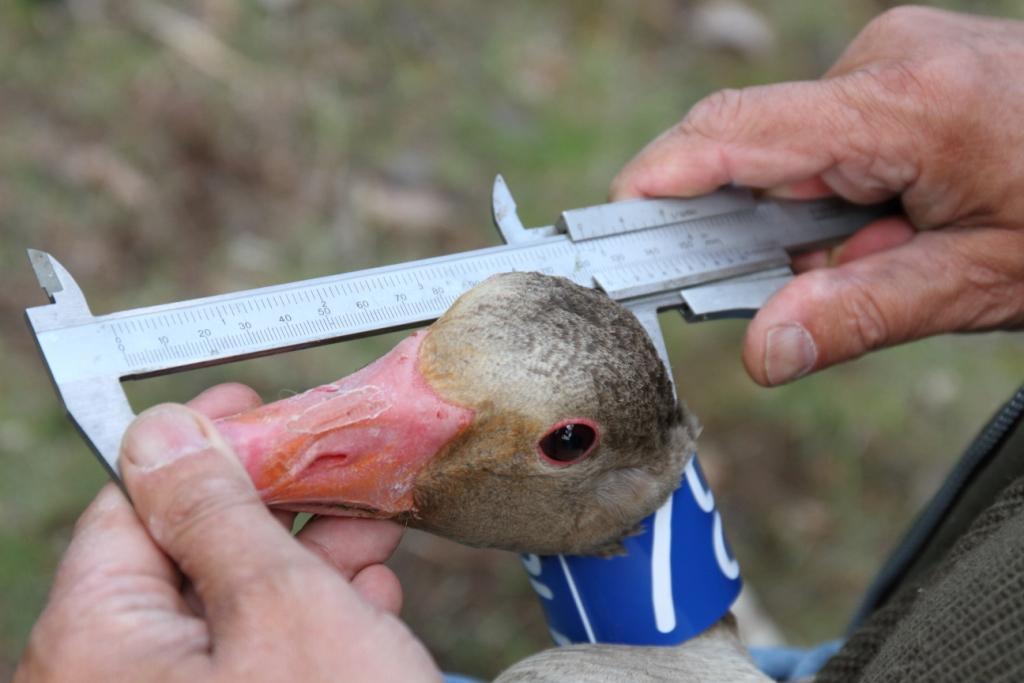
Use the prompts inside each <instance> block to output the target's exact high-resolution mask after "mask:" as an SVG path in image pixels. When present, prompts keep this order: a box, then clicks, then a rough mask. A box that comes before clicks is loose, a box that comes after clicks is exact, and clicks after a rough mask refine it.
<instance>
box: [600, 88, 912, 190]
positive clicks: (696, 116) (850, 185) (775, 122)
mask: <svg viewBox="0 0 1024 683" xmlns="http://www.w3.org/2000/svg"><path fill="white" fill-rule="evenodd" d="M885 78H886V76H884V75H879V74H875V73H868V72H856V73H852V74H848V75H846V76H843V77H841V78H836V79H829V80H824V81H805V82H794V83H781V84H777V85H767V86H758V87H752V88H744V89H742V90H722V91H719V92H716V93H714V94H712V95H710V96H708V97H706V98H705V99H703V100H701V101H700V102H698V103H697V104H696V105H695V106H694V107H693V108H692V109H691V110H690V112H689V113H688V114H687V115H686V117H685V118H684V119H683V120H682V121H681V122H680V123H678V124H677V125H676V126H674V127H673V128H671V129H669V130H668V131H667V132H665V133H664V134H662V135H661V136H660V137H658V138H657V139H655V140H654V141H653V142H652V143H651V144H649V145H648V146H647V147H646V148H644V149H643V150H642V151H641V152H640V153H639V154H638V155H637V157H636V158H634V159H633V160H632V161H631V162H630V163H629V164H627V165H626V167H625V168H624V169H623V170H622V171H621V172H620V173H619V175H618V176H617V177H616V178H615V180H614V181H613V182H612V191H611V196H612V198H613V199H626V198H631V197H642V196H678V197H689V196H695V195H699V194H704V193H707V192H710V191H712V190H715V189H716V188H718V187H721V186H722V185H726V184H728V183H734V184H737V185H745V186H749V187H758V188H773V187H777V186H783V185H790V184H793V183H800V182H806V181H807V180H808V179H810V178H816V177H818V178H820V182H822V183H824V184H825V185H826V186H827V187H828V188H829V189H830V190H832V191H833V192H835V193H837V194H840V195H842V196H843V197H845V198H847V199H850V200H853V201H858V202H874V201H880V200H882V199H885V198H887V197H891V196H893V195H895V194H898V193H899V192H901V191H903V190H904V189H905V188H906V187H907V186H908V185H909V184H910V183H912V182H913V181H914V180H915V178H916V177H917V173H918V168H917V164H916V161H915V160H916V157H917V154H916V150H915V148H914V141H915V140H916V136H915V135H914V134H913V132H914V131H912V130H909V129H908V126H907V121H908V120H912V116H911V115H910V114H908V112H907V111H905V110H906V109H907V108H908V107H912V106H914V105H916V103H917V101H916V100H913V99H912V98H907V97H904V96H903V95H905V93H903V95H901V94H899V93H898V92H894V89H889V90H887V89H885V88H884V87H879V86H878V85H877V82H878V81H879V80H881V81H884V79H885Z"/></svg>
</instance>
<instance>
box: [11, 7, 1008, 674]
mask: <svg viewBox="0 0 1024 683" xmlns="http://www.w3.org/2000/svg"><path fill="white" fill-rule="evenodd" d="M944 5H945V6H950V7H954V8H959V9H963V10H969V11H978V12H984V13H991V14H1005V15H1010V16H1017V17H1020V16H1021V15H1022V14H1024V1H1022V0H1015V1H1010V0H1006V1H1004V2H967V1H964V2H950V3H944ZM887 6H888V3H885V2H878V1H872V0H845V1H843V2H821V1H820V0H799V1H796V0H787V2H784V3H783V2H776V3H771V2H767V1H763V2H756V1H754V0H747V1H746V2H737V1H730V2H697V1H683V0H676V1H672V0H653V1H649V2H643V3H630V2H583V1H582V0H576V1H570V2H561V3H546V2H539V1H535V2H520V3H500V4H499V3H474V2H469V1H468V0H441V1H437V2H431V3H412V2H395V3H376V2H368V1H361V0H350V1H348V2H345V3H316V2H311V1H304V0H190V1H187V2H165V3H158V2H151V1H148V0H137V1H125V2H117V1H114V0H66V1H63V2H61V1H58V0H51V1H49V2H45V1H38V2H29V1H27V0H4V1H3V2H0V235H2V239H0V268H2V270H3V280H2V282H3V287H2V288H0V313H2V315H0V333H2V336H0V378H2V379H0V381H2V386H3V389H4V390H3V391H2V392H0V456H2V460H0V467H2V474H0V677H5V675H6V674H9V673H10V672H11V670H12V669H13V666H14V663H15V662H16V660H17V657H18V655H19V652H20V650H21V648H22V647H23V645H24V642H25V638H26V636H27V633H28V631H29V629H30V627H31V624H32V623H33V621H34V619H35V617H36V615H37V614H38V611H39V609H40V606H41V604H42V602H43V600H44V598H45V595H46V591H47V587H48V585H49V582H50V580H51V576H52V572H53V569H54V566H55V563H56V562H57V560H58V558H59V556H60V553H61V551H62V549H63V548H64V546H65V544H66V542H67V539H68V535H69V533H70V529H71V526H72V524H73V522H74V520H75V518H76V516H77V515H78V514H79V512H80V511H81V510H82V508H83V507H84V506H85V505H86V504H87V502H88V501H89V499H90V498H91V497H92V496H93V494H94V493H95V491H96V490H97V489H98V487H99V486H100V485H101V484H102V483H103V481H104V475H103V472H102V471H101V469H100V467H99V466H98V465H97V464H96V462H95V461H94V459H93V457H92V456H91V454H90V453H89V452H88V450H87V449H86V447H85V446H84V444H83V443H82V442H81V441H80V440H79V438H78V437H77V435H76V434H75V432H74V431H73V430H72V428H71V425H70V424H69V423H68V421H67V420H66V419H65V417H64V415H63V413H62V411H61V408H60V406H59V403H58V401H57V398H56V396H55V395H54V393H53V391H52V390H51V387H50V384H49V381H48V379H47V377H46V374H45V372H44V370H43V367H42V365H41V363H40V362H39V360H38V358H37V355H36V352H35V349H34V348H33V345H32V340H31V338H30V337H29V335H28V333H27V332H26V329H25V326H24V323H23V321H22V319H21V309H23V308H25V307H26V306H31V305H37V304H41V303H43V302H44V297H43V294H42V292H41V291H40V290H39V289H38V287H37V286H36V284H35V281H34V278H33V277H32V274H31V270H30V268H29V265H28V262H27V260H26V258H25V254H24V249H25V248H26V247H28V246H32V247H36V248H40V249H44V250H47V251H50V252H52V253H53V254H54V255H56V256H57V257H58V258H59V259H60V260H61V261H62V262H63V263H64V265H65V266H67V267H68V268H69V270H70V271H71V272H72V273H73V274H74V275H75V277H76V279H77V280H78V282H79V283H80V284H81V286H82V287H83V289H84V290H85V291H86V293H87V295H88V297H89V300H90V301H91V302H92V304H93V310H94V312H105V311H110V310H116V309H119V308H128V307H134V306H139V305H144V304H155V303H163V302H166V301H170V300H174V299H179V298H185V297H191V296H197V295H203V294H212V293H217V292H223V291H228V290H232V289H237V288H244V287H253V286H259V285H266V284H274V283H278V282H282V281H286V280H290V279H296V278H302V277H312V276H317V275H323V274H329V273H334V272H339V271H346V270H352V269H356V268H361V267H366V266H372V265H380V264H384V263H390V262H395V261H399V260H403V259H410V258H416V257H425V256H431V255H437V254H442V253H448V252H452V251H455V250H464V249H469V248H475V247H481V246H487V245H491V244H495V243H496V242H497V237H496V233H495V231H494V230H493V228H492V227H491V226H490V218H489V196H490V184H491V181H492V178H493V177H494V175H495V173H498V172H501V173H503V174H504V175H505V178H506V179H507V181H508V182H509V184H510V186H511V188H512V191H513V193H514V194H515V196H516V198H517V200H518V203H519V207H520V212H521V215H522V217H523V219H524V221H525V223H526V224H527V225H539V224H548V223H550V222H552V220H553V219H554V218H555V217H556V216H557V215H558V213H559V212H560V211H561V210H562V209H565V208H571V207H576V206H584V205H587V204H593V203H597V202H599V201H601V200H602V199H603V198H604V197H605V193H606V189H607V185H608V182H609V180H610V179H611V178H612V176H613V175H614V174H615V172H616V171H617V169H618V168H619V167H620V166H621V165H622V164H623V163H624V162H625V161H626V160H627V159H629V157H630V156H631V155H632V154H633V153H634V152H635V151H636V150H637V149H639V148H640V147H641V146H642V145H643V144H645V143H646V142H647V141H648V140H649V139H650V138H651V137H653V136H654V135H655V134H657V133H658V132H660V131H661V130H662V129H664V128H665V127H667V126H669V125H670V124H672V123H673V122H674V121H675V120H677V119H678V118H679V117H680V116H681V115H682V114H683V113H684V112H685V111H686V110H687V108H688V107H689V106H690V105H692V104H693V103H694V102H695V101H696V100H697V99H699V98H700V97H701V96H703V95H705V94H707V93H708V92H710V91H712V90H714V89H717V88H720V87H725V86H743V85H748V84H754V83H763V82H769V81H774V80H788V79H800V78H813V77H815V76H817V75H819V74H820V73H822V72H823V71H824V70H825V69H826V68H827V67H828V66H829V64H830V63H831V62H832V60H834V59H835V58H836V57H837V56H838V54H839V52H840V51H841V50H842V48H843V46H844V45H845V43H846V42H847V41H848V40H849V39H850V38H852V37H853V36H854V35H855V34H856V33H857V31H858V30H859V29H860V28H861V27H862V26H863V25H864V24H865V23H866V22H867V21H868V20H869V19H870V18H871V17H872V16H873V15H875V14H877V13H879V12H880V11H882V10H884V9H885V8H886V7H887ZM664 324H665V328H666V331H667V334H668V336H669V346H670V348H671V350H672V356H673V362H674V367H675V372H676V376H677V379H678V382H679V386H680V388H681V392H682V395H683V396H684V398H685V399H686V400H687V401H688V402H689V404H690V405H691V407H692V408H693V409H694V410H695V411H696V412H697V413H698V415H700V417H701V418H702V420H703V422H704V424H705V431H704V435H703V437H702V439H701V451H702V460H703V463H704V466H705V468H706V469H707V471H708V473H709V476H710V477H711V478H712V480H713V481H714V483H715V489H716V494H717V496H718V499H719V502H720V504H721V505H722V507H723V508H724V510H725V516H726V520H727V524H728V528H729V533H730V536H731V539H732V541H733V543H734V545H735V547H736V552H737V554H738V555H739V557H740V559H741V561H742V564H743V568H744V573H745V575H746V577H747V579H748V581H749V582H750V583H751V584H752V585H753V586H755V587H756V589H757V591H758V593H759V595H760V597H761V599H762V601H763V602H764V604H765V606H766V608H767V610H768V612H769V613H770V614H771V615H772V616H773V617H774V618H775V619H776V620H777V621H778V623H779V624H780V626H781V627H782V629H783V631H784V633H785V635H786V637H787V638H788V639H789V640H790V641H792V642H795V643H805V642H810V641H813V640H814V639H818V638H824V637H829V636H832V635H834V634H836V633H837V632H838V631H839V630H840V629H841V628H842V626H843V624H844V622H845V620H846V618H847V617H848V616H849V615H850V612H851V609H852V607H853V605H854V604H855V603H856V601H857V598H858V596H859V594H860V591H861V590H862V589H863V587H864V585H865V583H866V582H867V581H868V580H869V578H870V577H871V575H872V573H873V572H874V570H875V569H876V567H877V565H878V563H879V561H880V560H881V558H882V557H883V556H884V553H885V552H886V550H887V549H888V548H890V547H891V545H892V543H893V542H894V540H895V539H896V538H897V537H898V536H899V534H900V533H901V531H902V530H903V528H904V526H905V524H906V523H907V520H908V519H909V517H910V516H911V515H912V514H913V512H914V511H915V510H916V509H917V508H918V507H919V506H920V505H921V504H922V502H923V501H925V500H926V499H927V497H928V496H929V494H930V493H931V492H932V491H933V490H934V489H935V487H936V486H937V484H938V482H939V481H940V480H941V478H942V476H943V473H944V471H945V469H946V467H947V466H948V464H949V462H950V461H951V459H952V458H954V457H955V456H956V455H957V454H958V452H959V451H960V450H961V449H962V447H963V446H964V445H965V443H966V442H967V441H968V440H969V439H970V438H971V436H972V435H973V433H974V431H975V430H976V429H977V428H978V427H979V426H980V424H981V422H982V421H983V420H984V419H985V418H986V417H987V416H988V415H989V414H990V413H991V411H992V410H993V409H994V407H995V406H996V405H997V404H998V403H999V402H1001V401H1002V400H1003V399H1004V398H1005V397H1006V396H1008V395H1009V393H1010V392H1011V390H1012V389H1013V388H1014V387H1015V386H1016V385H1017V384H1019V382H1020V381H1021V380H1022V378H1024V353H1022V337H1021V335H1020V334H1016V335H1008V334H989V335H976V336H965V337H947V338H943V339H937V340H931V341H927V342H923V343H917V344H913V345H909V346H905V347H902V348H897V349H894V350H891V351H886V352H884V353H878V354H874V355H873V356H871V357H870V358H867V359H864V360H861V361H858V362H856V363H852V364H849V365H847V366H844V367H841V368H838V369H834V370H831V371H828V372H825V373H823V374H821V375H820V376H818V377H813V378H809V379H806V380H803V381H801V382H799V383H798V384H797V385H795V386H791V387H786V388H782V389H776V390H770V391H769V390H762V389H759V388H757V387H755V386H754V385H753V384H752V383H751V382H750V381H749V380H748V379H747V378H746V376H745V374H744V372H743V370H742V367H741V365H740V363H739V360H738V356H739V349H740V341H741V338H742V333H743V324H742V323H740V322H723V323H718V324H714V325H695V326H685V325H684V324H683V323H682V322H681V321H680V320H679V319H678V317H677V316H674V315H672V316H665V320H664ZM394 339H395V338H394V337H390V338H378V339H373V340H365V341H360V342H353V343H349V344H345V345H341V346H331V347H327V348H321V349H318V350H313V351H305V352H301V353H296V354H290V355H287V356H284V357H277V358H271V359H263V360H258V361H248V362H245V363H241V364H236V365H230V366H222V367H219V368H214V369H209V370H204V371H201V372H195V373H191V374H188V375H181V376H176V377H171V378H161V379H158V380H150V381H146V382H142V383H136V384H133V385H131V386H130V395H131V397H132V400H133V403H134V405H135V406H136V407H137V408H141V407H144V406H146V405H149V404H152V403H154V402H157V401H161V400H185V399H187V398H189V397H190V396H192V395H194V394H195V393H197V392H199V391H200V390H202V389H203V388H204V387H206V386H208V385H210V384H212V383H215V382H218V381H222V380H229V379H230V380H240V381H243V382H247V383H249V384H251V385H252V386H254V387H256V388H257V390H259V391H260V392H261V393H262V395H263V396H264V398H266V399H273V398H275V397H277V396H279V395H281V394H282V393H285V392H288V391H293V390H300V389H303V388H307V387H310V386H313V385H315V384H320V383H323V382H325V381H329V380H331V379H334V378H336V377H338V376H340V375H342V374H343V373H346V372H349V371H351V370H353V369H355V368H357V367H359V366H361V365H363V364H365V363H366V362H368V361H369V360H371V359H372V358H374V357H376V356H377V355H379V354H380V353H382V352H383V351H384V350H385V349H386V348H388V347H389V346H390V344H392V343H393V342H394ZM394 565H395V567H396V569H397V570H398V572H399V574H400V576H401V577H402V579H403V581H404V583H405V587H406V592H407V602H406V607H405V616H406V618H407V619H408V620H409V621H410V623H411V624H412V626H413V628H414V629H415V630H416V632H417V633H418V634H419V635H420V636H421V637H423V638H424V639H425V640H426V641H427V643H428V644H429V646H430V648H431V650H432V652H433V653H434V654H435V656H436V657H437V659H438V660H439V662H440V663H441V665H442V666H444V667H446V668H448V669H452V670H459V671H462V672H466V673H471V674H477V675H484V676H486V675H489V674H493V673H495V672H496V671H497V670H499V669H500V668H502V667H503V666H505V665H507V664H508V663H509V662H511V661H514V660H516V659H518V658H521V657H523V656H524V655H526V654H528V653H530V652H532V651H534V650H536V649H538V648H540V647H544V646H547V644H548V638H547V633H546V629H545V627H544V625H543V620H542V617H541V615H540V612H539V609H538V607H537V606H536V605H535V603H534V598H533V596H532V595H531V593H530V590H529V587H528V585H527V582H526V579H525V575H524V573H523V572H522V570H521V568H520V567H519V565H518V561H517V560H516V559H515V558H514V557H512V556H510V555H507V554H505V553H500V552H484V551H477V550H471V549H465V548H461V547H458V546H455V545H453V544H450V543H447V542H444V541H440V540H437V539H433V538H431V537H427V536H425V535H422V534H418V533H412V534H409V535H408V536H407V538H406V540H405V541H404V542H403V546H402V548H401V549H400V551H399V554H398V556H397V557H396V558H395V560H394Z"/></svg>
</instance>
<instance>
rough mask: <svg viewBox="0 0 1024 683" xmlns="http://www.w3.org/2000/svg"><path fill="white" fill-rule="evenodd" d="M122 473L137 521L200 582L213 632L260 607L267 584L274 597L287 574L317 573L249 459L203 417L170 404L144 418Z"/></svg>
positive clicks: (130, 438)
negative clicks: (260, 492) (265, 497)
mask: <svg viewBox="0 0 1024 683" xmlns="http://www.w3.org/2000/svg"><path fill="white" fill-rule="evenodd" d="M120 467H121V473H122V475H123V478H124V482H125V485H126V486H127V488H128V491H129V493H130V495H131V496H132V500H133V501H134V503H135V509H136V511H137V512H138V515H139V517H140V518H141V519H142V520H143V523H144V524H145V526H146V528H147V529H148V530H149V533H150V535H151V536H152V537H153V539H154V540H155V541H156V542H157V543H158V544H159V545H160V547H161V548H163V550H164V551H165V552H166V553H167V554H168V555H170V556H171V558H172V559H173V560H174V561H175V562H176V563H177V565H178V566H179V567H180V568H181V570H182V571H183V572H184V573H185V575H186V576H188V577H189V578H190V579H191V580H192V583H193V585H194V586H195V589H196V593H197V594H198V595H199V597H200V599H201V600H202V603H203V605H204V607H205V613H206V615H207V616H208V617H209V619H210V620H211V622H212V623H213V625H214V627H216V626H217V624H218V622H220V621H221V620H224V623H226V624H228V625H230V621H231V619H232V618H233V617H237V616H239V612H245V611H246V609H249V611H251V609H258V608H259V598H260V589H261V587H264V588H266V587H267V586H271V587H272V588H271V589H267V591H266V592H267V593H268V594H269V593H274V591H275V590H277V589H279V588H280V586H276V588H273V587H274V586H275V581H278V579H281V577H284V578H286V579H287V578H289V577H291V578H297V577H299V576H301V574H302V571H303V570H306V569H313V568H317V567H318V564H319V563H317V562H316V561H315V560H314V558H313V557H312V556H311V555H309V554H308V553H306V552H305V551H303V549H302V548H301V547H300V546H299V545H298V544H296V543H294V542H293V540H292V539H291V537H290V535H289V534H288V532H287V531H286V530H285V529H284V528H283V527H282V526H281V524H279V523H278V522H277V521H276V520H275V519H274V517H273V516H271V514H270V512H269V511H268V510H267V508H266V507H264V505H263V503H262V502H261V501H260V499H259V497H258V496H257V494H256V491H255V489H254V488H253V485H252V482H251V481H250V479H249V476H248V474H247V473H246V471H245V469H244V468H243V467H242V465H241V463H240V462H239V461H238V459H237V458H236V457H235V455H234V454H233V453H232V452H231V450H230V448H229V447H228V445H227V444H226V443H225V442H224V441H223V439H222V438H221V437H220V435H219V434H218V433H217V430H216V428H215V427H214V425H213V424H212V423H211V422H210V420H209V419H208V418H206V417H204V416H202V415H200V414H199V413H196V412H194V411H192V410H189V409H188V408H186V407H184V406H180V405H174V404H165V405H160V406H156V407H154V408H151V409H149V410H147V411H145V412H144V413H142V414H141V415H139V417H138V418H136V420H135V421H134V422H133V423H132V424H131V425H130V426H129V428H128V430H127V431H126V432H125V436H124V440H123V442H122V446H121V460H120ZM278 583H283V584H288V581H284V580H283V579H282V580H281V581H278ZM277 592H278V593H279V592H280V591H279V590H277ZM267 597H268V598H280V597H281V596H280V595H268V596H267ZM247 602H248V603H252V606H251V607H250V606H249V605H247V604H246V603H247Z"/></svg>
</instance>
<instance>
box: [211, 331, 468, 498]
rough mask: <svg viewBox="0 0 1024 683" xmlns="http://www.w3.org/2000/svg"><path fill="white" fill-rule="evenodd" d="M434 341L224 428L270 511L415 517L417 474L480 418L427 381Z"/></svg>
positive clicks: (416, 337)
mask: <svg viewBox="0 0 1024 683" xmlns="http://www.w3.org/2000/svg"><path fill="white" fill-rule="evenodd" d="M428 333H429V332H427V331H424V332H416V333H414V334H413V335H411V336H409V337H407V338H406V339H405V340H403V341H402V342H401V343H400V344H398V345H397V346H396V347H395V348H394V349H392V350H391V351H390V352H389V353H388V354H387V355H385V356H383V357H381V358H380V359H378V360H377V361H376V362H374V363H372V364H371V365H369V366H367V367H365V368H363V369H362V370H360V371H358V372H356V373H354V374H352V375H349V376H348V377H345V378H343V379H340V380H338V381H337V382H333V383H331V384H325V385H323V386H320V387H316V388H315V389H311V390H309V391H307V392H305V393H303V394H299V395H296V396H292V397H290V398H287V399H284V400H282V401H277V402H275V403H269V404H267V405H264V406H261V407H259V408H255V409H253V410H250V411H247V412H244V413H239V414H238V415H233V416H231V417H227V418H222V419H220V420H218V421H217V422H216V425H217V429H218V430H219V431H220V433H221V435H222V436H223V437H224V438H225V440H226V441H227V442H228V443H229V444H231V446H233V447H234V449H235V452H236V453H237V454H238V456H239V458H240V459H241V460H242V463H243V464H244V465H245V468H246V470H248V472H249V476H250V477H252V480H253V482H254V483H255V485H256V488H257V490H258V491H259V493H260V496H261V498H262V499H263V501H264V502H265V503H267V504H268V505H272V506H274V507H277V508H281V509H287V510H292V511H297V512H316V513H321V514H338V515H350V516H353V515H354V516H372V517H392V516H395V515H397V514H400V513H403V512H414V511H415V510H414V503H413V487H414V484H415V481H416V477H417V475H418V474H419V473H420V472H421V471H422V470H423V468H424V467H425V466H426V465H427V463H428V462H429V461H430V460H431V458H433V457H434V456H435V455H437V454H438V453H439V452H440V451H441V450H442V449H443V448H444V446H445V445H446V444H447V443H449V442H450V441H452V440H453V439H454V438H455V437H456V436H458V435H459V434H460V433H461V432H462V431H463V430H464V429H465V428H466V427H467V426H468V425H469V423H470V422H472V420H473V411H472V410H471V409H469V408H465V407H462V406H458V405H454V404H451V403H448V402H446V401H445V400H444V399H442V398H441V397H440V396H438V395H437V393H435V392H434V390H433V389H432V388H431V387H430V385H429V384H428V383H427V381H426V379H424V377H423V376H422V374H420V371H419V363H418V354H419V349H420V345H421V344H422V342H423V339H424V338H425V337H426V335H427V334H428Z"/></svg>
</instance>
